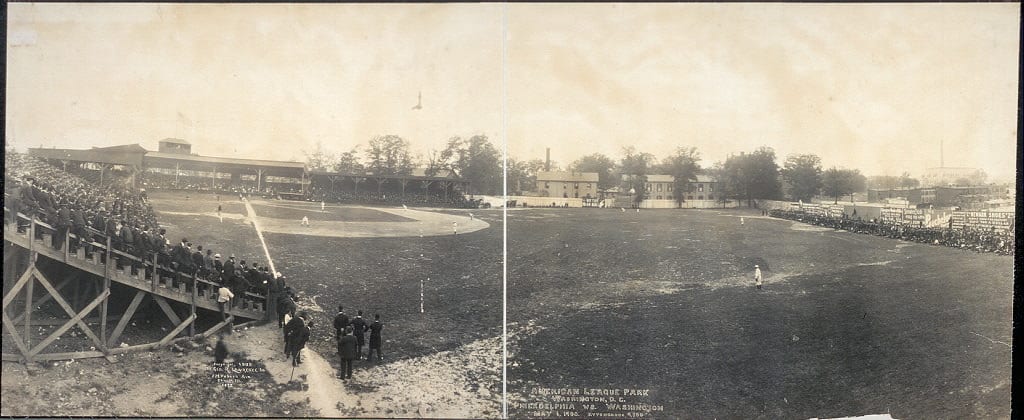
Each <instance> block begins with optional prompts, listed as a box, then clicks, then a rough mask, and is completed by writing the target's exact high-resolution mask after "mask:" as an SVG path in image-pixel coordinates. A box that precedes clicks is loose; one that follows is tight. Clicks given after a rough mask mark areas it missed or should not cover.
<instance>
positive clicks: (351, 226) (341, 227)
mask: <svg viewBox="0 0 1024 420" xmlns="http://www.w3.org/2000/svg"><path fill="white" fill-rule="evenodd" d="M251 204H253V205H256V204H259V205H265V206H278V207H282V205H281V204H280V203H278V202H269V201H263V200H253V201H252V202H251ZM289 204H290V203H289ZM314 204H315V203H314ZM288 207H293V206H292V205H289V206H288ZM346 207H351V208H359V209H367V210H373V211H379V212H382V213H390V214H394V215H396V216H401V217H404V218H408V219H413V220H414V221H413V222H366V221H358V222H357V221H323V220H320V221H312V222H310V225H309V226H302V223H301V220H299V219H295V220H286V219H278V218H270V217H263V216H260V215H259V214H258V213H256V215H255V218H256V219H257V220H258V222H259V224H260V229H261V230H262V231H264V232H270V233H288V234H296V235H311V236H330V237H339V238H395V237H416V236H441V235H452V234H455V233H456V232H457V233H458V234H460V235H461V234H464V233H471V232H476V231H478V230H481V229H486V228H488V227H490V224H489V223H487V222H485V221H483V220H480V219H477V218H474V217H472V216H460V215H454V214H447V213H439V212H433V211H423V210H415V209H400V208H390V207H367V206H346ZM294 208H296V209H300V208H303V209H305V207H294ZM316 208H317V209H319V206H316ZM308 209H313V207H309V208H308ZM308 209H307V210H308ZM453 223H454V225H453Z"/></svg>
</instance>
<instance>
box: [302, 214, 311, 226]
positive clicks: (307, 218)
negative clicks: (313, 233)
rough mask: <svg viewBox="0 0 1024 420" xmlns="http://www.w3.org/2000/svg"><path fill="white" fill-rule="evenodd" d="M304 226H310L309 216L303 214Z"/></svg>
mask: <svg viewBox="0 0 1024 420" xmlns="http://www.w3.org/2000/svg"><path fill="white" fill-rule="evenodd" d="M302 226H309V217H306V216H302Z"/></svg>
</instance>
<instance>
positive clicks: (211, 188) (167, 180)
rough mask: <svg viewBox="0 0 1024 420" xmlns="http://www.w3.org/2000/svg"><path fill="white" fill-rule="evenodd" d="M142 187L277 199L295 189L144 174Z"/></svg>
mask: <svg viewBox="0 0 1024 420" xmlns="http://www.w3.org/2000/svg"><path fill="white" fill-rule="evenodd" d="M142 186H143V187H144V188H148V189H164V190H188V191H199V192H209V193H216V194H224V195H239V194H241V195H244V196H246V197H256V196H258V197H267V198H274V197H277V195H278V193H279V192H291V191H292V190H293V189H286V190H287V191H281V190H280V189H279V188H276V187H271V186H267V187H265V188H262V189H260V188H258V187H257V185H256V182H255V181H238V182H233V181H223V180H222V181H221V182H219V183H217V184H216V185H214V183H211V182H210V180H209V179H199V178H196V177H184V176H183V177H179V178H178V179H175V177H174V176H173V175H163V174H153V173H144V174H143V176H142Z"/></svg>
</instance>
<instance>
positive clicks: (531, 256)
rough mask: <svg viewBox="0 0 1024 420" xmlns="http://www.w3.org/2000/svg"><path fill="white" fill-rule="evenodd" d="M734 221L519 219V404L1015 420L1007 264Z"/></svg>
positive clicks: (704, 216) (785, 225)
mask: <svg viewBox="0 0 1024 420" xmlns="http://www.w3.org/2000/svg"><path fill="white" fill-rule="evenodd" d="M735 215H736V213H730V212H719V211H708V210H705V211H679V210H676V211H672V210H664V211H643V212H640V213H632V212H626V213H621V212H619V211H605V210H597V209H593V210H591V209H568V210H561V211H554V210H540V209H538V210H537V211H525V212H510V224H509V253H510V259H509V267H510V282H509V294H510V301H509V319H510V321H513V322H518V323H521V324H523V323H527V322H530V321H532V322H534V323H535V324H536V325H537V326H538V327H540V331H539V332H537V333H536V334H534V335H532V336H529V337H526V338H523V339H520V340H514V341H513V344H512V346H511V347H510V351H511V352H512V353H513V357H512V358H511V361H512V367H511V368H510V372H509V376H510V378H511V379H512V383H511V384H510V386H509V390H510V392H511V393H512V394H513V400H519V401H532V399H531V397H529V396H528V395H529V394H530V392H531V390H532V389H534V388H536V387H538V386H539V387H547V388H557V387H590V388H641V389H644V388H647V389H650V390H651V397H650V398H649V399H647V400H638V401H637V402H647V403H651V404H656V405H663V406H664V408H665V411H664V412H663V413H657V414H656V415H657V416H658V417H673V418H675V417H692V418H715V417H717V418H755V417H761V418H810V417H835V416H851V415H864V414H879V413H886V412H889V413H891V414H892V415H893V416H894V417H897V418H967V417H973V418H977V417H983V418H990V417H1008V416H1009V401H1010V398H1009V397H1010V392H1009V384H1010V348H1009V346H1008V345H1005V344H1001V343H999V342H1002V343H1010V337H1011V329H1010V327H1011V295H1012V282H1013V279H1012V265H1013V264H1012V259H1010V258H1008V257H1000V256H995V255H983V254H975V253H971V252H964V251H960V250H955V249H951V248H942V247H932V246H928V245H921V244H910V243H904V242H899V241H895V240H891V239H885V238H878V237H871V236H865V235H858V234H852V233H847V232H835V231H831V230H823V229H816V228H813V227H809V226H806V225H800V224H795V223H793V222H790V221H783V220H777V219H767V218H752V217H750V215H749V214H746V215H747V218H746V223H745V224H744V225H742V226H741V225H740V224H739V219H738V217H735ZM566 245H568V247H566ZM754 264H760V265H761V266H762V268H764V267H765V266H766V265H767V266H768V267H769V268H768V269H767V270H765V276H766V283H767V284H766V285H765V289H764V290H761V291H758V290H756V289H754V287H753V284H752V283H753V282H752V275H753V265H754ZM996 341H998V342H996ZM513 413H514V414H519V415H526V414H528V413H527V411H525V410H521V411H518V412H515V411H514V412H513Z"/></svg>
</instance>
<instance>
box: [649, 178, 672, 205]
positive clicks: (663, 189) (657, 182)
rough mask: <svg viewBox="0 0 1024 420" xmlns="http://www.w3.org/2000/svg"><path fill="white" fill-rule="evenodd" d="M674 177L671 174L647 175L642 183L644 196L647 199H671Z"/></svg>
mask: <svg viewBox="0 0 1024 420" xmlns="http://www.w3.org/2000/svg"><path fill="white" fill-rule="evenodd" d="M675 181H676V178H675V177H674V176H672V175H647V182H645V183H644V190H646V194H645V197H646V198H647V199H648V200H672V199H674V198H673V196H672V187H673V186H674V185H675Z"/></svg>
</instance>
